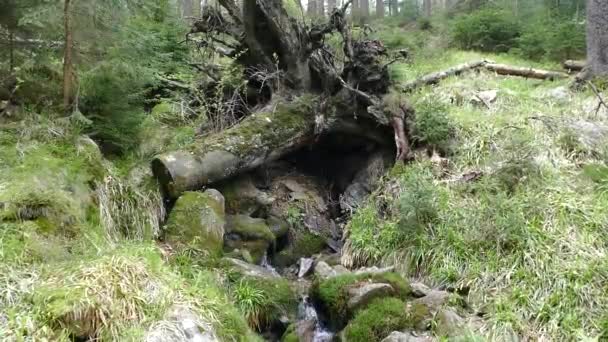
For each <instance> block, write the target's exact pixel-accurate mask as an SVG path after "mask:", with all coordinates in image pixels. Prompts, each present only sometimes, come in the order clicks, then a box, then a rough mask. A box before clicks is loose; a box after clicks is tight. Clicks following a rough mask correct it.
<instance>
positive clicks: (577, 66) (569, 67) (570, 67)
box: [562, 59, 587, 72]
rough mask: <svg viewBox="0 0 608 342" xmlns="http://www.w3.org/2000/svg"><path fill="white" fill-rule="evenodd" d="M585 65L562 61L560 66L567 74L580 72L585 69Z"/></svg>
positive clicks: (583, 63) (572, 61)
mask: <svg viewBox="0 0 608 342" xmlns="http://www.w3.org/2000/svg"><path fill="white" fill-rule="evenodd" d="M586 65H587V62H585V61H574V60H570V59H569V60H567V61H564V62H563V63H562V66H563V67H564V69H566V70H567V71H568V72H575V71H576V72H578V71H581V70H583V69H584V68H585V66H586Z"/></svg>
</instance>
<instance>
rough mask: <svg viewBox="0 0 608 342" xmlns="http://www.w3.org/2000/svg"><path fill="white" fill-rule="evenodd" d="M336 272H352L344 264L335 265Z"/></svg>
mask: <svg viewBox="0 0 608 342" xmlns="http://www.w3.org/2000/svg"><path fill="white" fill-rule="evenodd" d="M333 269H334V272H336V274H337V275H341V274H346V273H350V271H349V269H348V268H346V267H344V266H342V265H336V266H334V267H333Z"/></svg>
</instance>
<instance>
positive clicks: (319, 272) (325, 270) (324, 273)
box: [315, 261, 338, 279]
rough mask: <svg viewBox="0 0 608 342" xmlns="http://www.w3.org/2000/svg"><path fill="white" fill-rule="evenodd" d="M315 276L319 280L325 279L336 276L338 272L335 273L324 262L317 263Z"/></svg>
mask: <svg viewBox="0 0 608 342" xmlns="http://www.w3.org/2000/svg"><path fill="white" fill-rule="evenodd" d="M315 275H316V276H317V278H319V279H327V278H331V277H335V276H337V275H338V272H336V270H334V269H333V268H332V267H331V266H329V265H328V264H327V263H326V262H325V261H319V262H317V264H316V265H315Z"/></svg>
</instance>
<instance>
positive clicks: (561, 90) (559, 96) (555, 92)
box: [546, 86, 571, 102]
mask: <svg viewBox="0 0 608 342" xmlns="http://www.w3.org/2000/svg"><path fill="white" fill-rule="evenodd" d="M546 94H547V96H549V97H551V98H552V99H553V100H555V101H558V102H569V101H570V99H571V95H570V90H569V89H568V87H566V86H560V87H557V88H553V89H551V90H549V91H548V92H547V93H546Z"/></svg>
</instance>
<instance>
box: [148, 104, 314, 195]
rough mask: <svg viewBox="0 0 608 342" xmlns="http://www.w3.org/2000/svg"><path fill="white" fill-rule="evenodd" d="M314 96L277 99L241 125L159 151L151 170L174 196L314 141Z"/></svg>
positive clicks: (245, 169)
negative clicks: (180, 147) (286, 100)
mask: <svg viewBox="0 0 608 342" xmlns="http://www.w3.org/2000/svg"><path fill="white" fill-rule="evenodd" d="M313 102H314V99H313V98H312V97H303V98H301V99H299V100H297V101H295V102H293V103H290V104H277V105H275V106H270V107H267V108H268V109H267V110H265V111H262V112H259V113H256V114H252V115H251V116H249V117H247V118H246V119H245V120H243V121H242V122H240V123H239V124H238V125H236V126H234V127H232V128H230V129H227V130H225V131H222V132H219V133H215V134H212V135H209V136H206V137H203V138H201V139H199V140H198V141H196V142H195V143H193V144H192V145H191V146H190V147H189V148H186V149H184V150H181V151H174V152H168V153H165V154H162V155H160V156H157V157H156V158H155V159H154V160H153V161H152V172H153V173H154V175H155V177H156V179H158V180H159V183H160V185H161V187H162V189H163V192H164V194H165V195H166V196H167V197H170V198H177V197H179V196H180V195H181V194H182V193H183V192H185V191H189V190H198V189H201V188H202V187H204V186H206V185H208V184H210V183H213V182H217V181H219V180H223V179H226V178H229V177H232V176H234V175H236V174H238V173H242V172H245V171H249V170H252V169H254V168H256V167H258V166H260V165H263V164H265V163H267V162H269V161H273V160H276V159H279V158H280V157H282V156H284V155H285V154H287V153H289V152H292V151H294V150H296V149H298V148H299V147H302V146H304V145H306V144H308V143H310V142H311V141H312V139H313V138H314V137H313V135H314V125H315V116H314V114H313Z"/></svg>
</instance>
